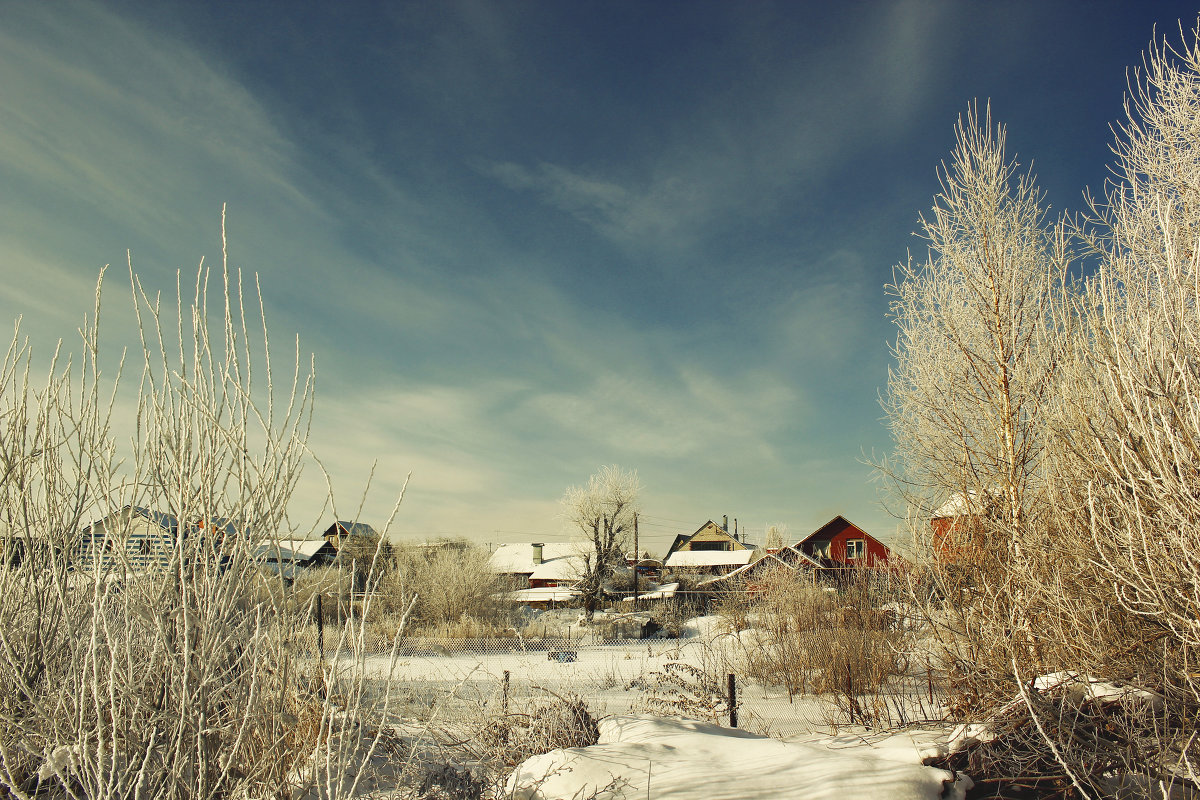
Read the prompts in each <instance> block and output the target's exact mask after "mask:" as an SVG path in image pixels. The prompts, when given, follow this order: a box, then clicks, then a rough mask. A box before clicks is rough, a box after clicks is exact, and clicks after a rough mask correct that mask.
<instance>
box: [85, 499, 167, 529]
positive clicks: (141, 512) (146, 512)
mask: <svg viewBox="0 0 1200 800" xmlns="http://www.w3.org/2000/svg"><path fill="white" fill-rule="evenodd" d="M126 512H129V517H130V519H133V517H142V518H144V519H146V520H148V521H149V522H150V524H152V525H157V526H158V527H160V528H162V529H163V530H165V531H167V532H168V533H174V532H175V531H177V530H178V529H179V520H178V519H176V518H175V517H174V516H172V515H171V514H165V513H163V512H161V511H154V510H151V509H149V508H143V507H142V506H124V507H123V508H120V509H118V510H116V511H110V512H109V513H107V514H105V515H104V516H103V517H101V518H100V519H98V520H96V521H95V522H93V523H92V524H91V525H88V526H87V527H86V528H84V529H83V532H84V533H89V534H90V533H92V531H93V529H94V528H95V527H96V526H97V525H101V524H103V523H106V522H108V521H109V520H110V519H114V518H119V517H120V516H121V515H122V514H124V513H126Z"/></svg>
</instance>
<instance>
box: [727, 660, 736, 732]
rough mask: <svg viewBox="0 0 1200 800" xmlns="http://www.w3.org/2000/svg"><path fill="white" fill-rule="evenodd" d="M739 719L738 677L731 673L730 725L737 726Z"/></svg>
mask: <svg viewBox="0 0 1200 800" xmlns="http://www.w3.org/2000/svg"><path fill="white" fill-rule="evenodd" d="M737 723H738V719H737V678H735V677H734V675H733V673H732V672H731V673H729V727H731V728H736V727H737Z"/></svg>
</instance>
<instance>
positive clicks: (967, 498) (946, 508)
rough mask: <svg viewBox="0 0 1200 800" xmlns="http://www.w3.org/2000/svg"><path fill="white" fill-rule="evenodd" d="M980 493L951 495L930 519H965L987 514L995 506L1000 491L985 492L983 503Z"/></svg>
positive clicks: (956, 493)
mask: <svg viewBox="0 0 1200 800" xmlns="http://www.w3.org/2000/svg"><path fill="white" fill-rule="evenodd" d="M979 494H980V493H979V492H978V491H977V490H975V489H971V490H970V491H968V492H955V493H954V494H952V495H950V499H949V500H947V501H946V502H945V503H943V504H942V505H941V506H940V507H939V508H938V510H937V511H934V512H933V514H932V515H931V516H930V519H945V518H948V517H965V516H969V515H971V514H985V513H987V511H988V509H989V508H991V507H992V506H993V504H995V502H996V500H997V495H998V494H999V492H998V490H995V489H993V490H991V491H987V492H984V495H985V497H984V498H983V499H982V501H981V500H980V499H978V498H979Z"/></svg>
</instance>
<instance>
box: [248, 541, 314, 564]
mask: <svg viewBox="0 0 1200 800" xmlns="http://www.w3.org/2000/svg"><path fill="white" fill-rule="evenodd" d="M326 546H328V542H326V541H325V540H324V539H280V540H279V541H275V540H273V539H266V540H264V541H262V542H260V543H259V545H258V548H257V550H256V551H255V553H254V555H255V557H256V558H263V559H268V560H270V561H308V560H310V559H312V557H313V556H315V555H316V554H317V551H318V550H320V549H321V548H322V547H326Z"/></svg>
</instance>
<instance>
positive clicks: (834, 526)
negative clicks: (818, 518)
mask: <svg viewBox="0 0 1200 800" xmlns="http://www.w3.org/2000/svg"><path fill="white" fill-rule="evenodd" d="M848 527H849V528H854V530H856V531H858V532H859V533H861V534H862V535H863V538H865V539H870V540H871V541H872V542H874V543H875V544H877V545H879V546H880V547H882V548H884V549H885V550H887V551H888V552H891V548H890V547H888V546H887V545H885V544H884V543H883V542H881V541H879V540H878V539H876V538H875V537H874V536H872V535H871V534H869V533H867V532H866V531H864V530H863V529H862V528H860V527H858V526H857V525H855V524H854V523H853V522H851V521H850V520H848V519H846V518H845V517H843V516H842V515H841V514H838V515H837V516H836V517H834V518H833V519H831V520H829V522H826V523H825V524H824V525H822V526H821V527H819V528H817V529H816V530H815V531H813V532H812V533H810V534H809V535H808V536H805V537H804V538H803V539H801V540H800V541H798V542H796V543H795V544H794V545H792V547H794V548H795V549H797V550H799V549H800V545H802V544H804V543H805V542H809V541H813V540H818V539H832V538H833V537H834V536H837V535H838V534H839V533H841V532H842V531H843V530H845V529H846V528H848Z"/></svg>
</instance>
